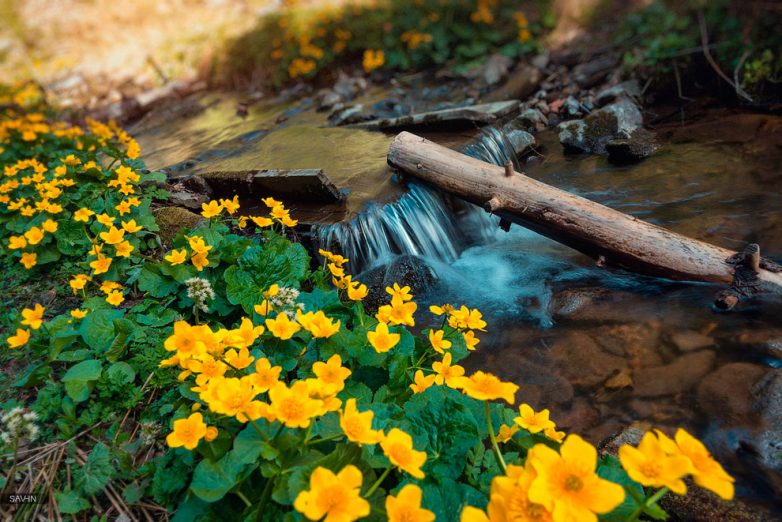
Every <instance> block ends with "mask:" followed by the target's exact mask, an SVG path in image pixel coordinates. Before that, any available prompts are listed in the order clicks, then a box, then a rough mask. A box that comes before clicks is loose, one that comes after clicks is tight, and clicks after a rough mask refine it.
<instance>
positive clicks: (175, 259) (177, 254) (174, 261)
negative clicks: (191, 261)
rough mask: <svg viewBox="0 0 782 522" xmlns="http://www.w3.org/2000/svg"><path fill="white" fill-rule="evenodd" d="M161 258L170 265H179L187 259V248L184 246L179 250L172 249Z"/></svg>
mask: <svg viewBox="0 0 782 522" xmlns="http://www.w3.org/2000/svg"><path fill="white" fill-rule="evenodd" d="M163 259H165V260H166V261H168V262H169V263H170V264H171V265H172V266H174V265H181V264H182V263H184V262H185V260H187V250H185V249H184V248H183V249H181V250H176V249H174V250H172V251H171V252H169V253H168V255H167V256H165V257H164V258H163Z"/></svg>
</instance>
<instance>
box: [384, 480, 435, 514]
mask: <svg viewBox="0 0 782 522" xmlns="http://www.w3.org/2000/svg"><path fill="white" fill-rule="evenodd" d="M422 497H423V492H422V491H421V488H419V487H418V486H416V485H415V484H406V485H405V486H404V487H403V488H402V489H400V490H399V493H397V494H396V497H393V496H391V495H389V496H387V497H386V514H387V515H388V522H434V519H435V516H434V513H433V512H431V511H429V510H428V509H424V508H422V507H421V498H422Z"/></svg>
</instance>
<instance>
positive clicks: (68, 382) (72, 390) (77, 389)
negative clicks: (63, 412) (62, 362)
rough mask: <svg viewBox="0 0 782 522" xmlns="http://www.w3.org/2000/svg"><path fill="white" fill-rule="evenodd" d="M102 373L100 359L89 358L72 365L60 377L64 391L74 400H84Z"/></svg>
mask: <svg viewBox="0 0 782 522" xmlns="http://www.w3.org/2000/svg"><path fill="white" fill-rule="evenodd" d="M101 373H102V369H101V364H100V361H98V360H96V359H89V360H86V361H82V362H80V363H79V364H77V365H75V366H72V367H71V368H70V369H69V370H68V371H67V372H65V375H64V376H63V378H62V382H63V383H64V384H65V391H66V393H67V394H68V396H69V397H70V398H71V399H73V400H74V401H75V402H83V401H86V400H87V399H88V398H89V396H90V391H91V390H92V386H93V384H94V382H95V381H97V380H98V379H99V378H100V376H101Z"/></svg>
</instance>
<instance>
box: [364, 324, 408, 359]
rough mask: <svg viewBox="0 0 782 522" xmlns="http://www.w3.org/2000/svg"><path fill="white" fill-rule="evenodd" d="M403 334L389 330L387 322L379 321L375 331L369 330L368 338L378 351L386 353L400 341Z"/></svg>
mask: <svg viewBox="0 0 782 522" xmlns="http://www.w3.org/2000/svg"><path fill="white" fill-rule="evenodd" d="M401 338H402V336H401V335H400V334H398V333H391V332H389V331H388V325H387V324H386V323H377V326H376V327H375V330H374V331H369V332H367V340H368V341H369V344H371V345H372V348H374V349H375V351H376V352H377V353H386V352H387V351H389V350H390V349H391V348H393V347H394V346H396V345H397V343H399V340H400V339H401Z"/></svg>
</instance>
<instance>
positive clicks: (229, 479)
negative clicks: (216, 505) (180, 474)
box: [190, 451, 255, 502]
mask: <svg viewBox="0 0 782 522" xmlns="http://www.w3.org/2000/svg"><path fill="white" fill-rule="evenodd" d="M254 467H255V465H253V464H248V463H247V462H246V458H245V457H244V456H242V455H240V454H239V453H238V452H236V451H229V452H228V453H226V454H225V456H223V458H221V459H220V460H218V461H215V462H212V461H209V460H202V461H201V462H199V463H198V466H196V469H195V473H193V481H192V482H191V483H190V490H191V491H192V492H193V493H194V494H195V495H196V496H197V497H198V498H200V499H201V500H204V501H206V502H217V501H218V500H220V499H221V498H223V497H224V496H225V494H226V493H228V492H229V491H230V490H231V489H232V488H233V487H234V486H236V485H237V484H239V483H240V482H241V481H242V479H243V478H244V475H245V474H246V473H247V472H248V471H250V470H252V468H254Z"/></svg>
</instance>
